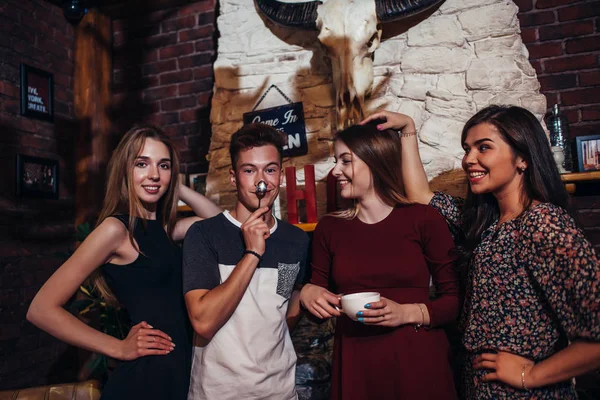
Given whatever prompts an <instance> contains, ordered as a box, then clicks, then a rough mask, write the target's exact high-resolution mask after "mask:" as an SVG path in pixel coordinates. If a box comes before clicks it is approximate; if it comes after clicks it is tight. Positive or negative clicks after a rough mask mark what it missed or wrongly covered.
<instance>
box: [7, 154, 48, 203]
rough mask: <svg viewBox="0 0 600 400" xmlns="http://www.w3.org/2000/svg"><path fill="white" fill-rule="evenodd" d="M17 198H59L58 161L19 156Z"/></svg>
mask: <svg viewBox="0 0 600 400" xmlns="http://www.w3.org/2000/svg"><path fill="white" fill-rule="evenodd" d="M15 170H16V174H15V175H16V176H15V178H16V188H17V196H19V197H30V198H43V199H57V198H58V160H52V159H49V158H41V157H33V156H26V155H23V154H17V167H16V169H15Z"/></svg>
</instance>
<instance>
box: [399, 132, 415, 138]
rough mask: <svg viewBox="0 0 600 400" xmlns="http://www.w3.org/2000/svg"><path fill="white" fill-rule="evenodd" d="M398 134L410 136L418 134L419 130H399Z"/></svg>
mask: <svg viewBox="0 0 600 400" xmlns="http://www.w3.org/2000/svg"><path fill="white" fill-rule="evenodd" d="M398 134H399V135H400V137H401V138H403V137H410V136H416V135H417V131H407V132H404V131H400V132H398Z"/></svg>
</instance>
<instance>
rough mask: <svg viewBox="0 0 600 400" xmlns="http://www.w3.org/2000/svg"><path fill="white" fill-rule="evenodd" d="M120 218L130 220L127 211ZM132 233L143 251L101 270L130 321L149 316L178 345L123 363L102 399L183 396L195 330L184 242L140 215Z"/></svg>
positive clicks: (181, 399)
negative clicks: (185, 288) (186, 298)
mask: <svg viewBox="0 0 600 400" xmlns="http://www.w3.org/2000/svg"><path fill="white" fill-rule="evenodd" d="M116 218H117V219H119V220H120V221H121V222H123V224H125V226H127V225H128V218H129V217H128V216H122V215H119V216H116ZM144 222H145V224H144ZM144 225H146V226H145V227H144ZM134 238H135V240H136V241H137V243H138V246H139V247H140V250H141V252H142V253H143V254H140V255H139V256H138V258H137V259H136V260H135V261H134V262H132V263H131V264H127V265H114V264H105V265H104V266H103V267H102V272H103V274H104V277H105V279H106V281H107V283H108V286H109V287H110V288H111V290H112V291H113V293H114V294H115V295H116V296H117V299H118V300H119V302H120V303H121V304H122V305H123V306H124V307H125V308H126V309H127V311H128V312H129V316H130V318H131V326H133V325H135V324H138V323H140V322H142V321H146V322H147V323H149V324H150V325H152V326H153V327H154V328H156V329H160V330H161V331H163V332H165V333H166V334H167V335H169V336H171V338H172V339H173V343H175V349H174V350H173V351H172V352H171V353H169V354H168V355H152V356H145V357H140V358H138V359H136V360H133V361H125V362H123V363H121V364H120V365H119V366H118V367H117V369H116V370H115V371H114V373H113V374H112V375H111V376H110V377H109V379H108V382H107V383H106V385H105V387H104V389H103V390H102V399H103V400H114V399H128V400H131V399H157V400H158V399H160V400H164V399H173V400H185V399H187V393H188V388H189V382H190V370H191V350H192V340H191V338H192V334H191V326H190V323H189V320H188V316H187V311H186V307H185V301H184V299H183V290H182V280H181V279H182V277H181V248H180V247H179V246H177V245H176V244H173V243H172V242H171V241H170V240H169V238H168V236H167V233H166V232H165V230H164V228H163V227H162V225H161V222H160V221H159V220H141V219H138V221H137V223H136V226H135V230H134Z"/></svg>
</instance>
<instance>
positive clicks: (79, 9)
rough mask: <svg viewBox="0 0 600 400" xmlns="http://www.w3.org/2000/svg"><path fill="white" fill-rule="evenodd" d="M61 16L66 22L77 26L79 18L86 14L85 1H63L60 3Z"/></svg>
mask: <svg viewBox="0 0 600 400" xmlns="http://www.w3.org/2000/svg"><path fill="white" fill-rule="evenodd" d="M62 9H63V14H64V15H65V18H66V19H67V21H69V22H70V23H72V24H73V25H77V24H78V23H79V21H81V18H83V16H84V15H85V14H86V13H87V10H88V7H87V1H85V0H64V1H63V3H62Z"/></svg>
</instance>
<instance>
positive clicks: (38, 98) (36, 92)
mask: <svg viewBox="0 0 600 400" xmlns="http://www.w3.org/2000/svg"><path fill="white" fill-rule="evenodd" d="M21 115H23V116H25V117H29V118H36V119H41V120H44V121H54V77H53V75H52V74H51V73H49V72H46V71H42V70H41V69H37V68H34V67H30V66H29V65H26V64H21Z"/></svg>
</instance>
